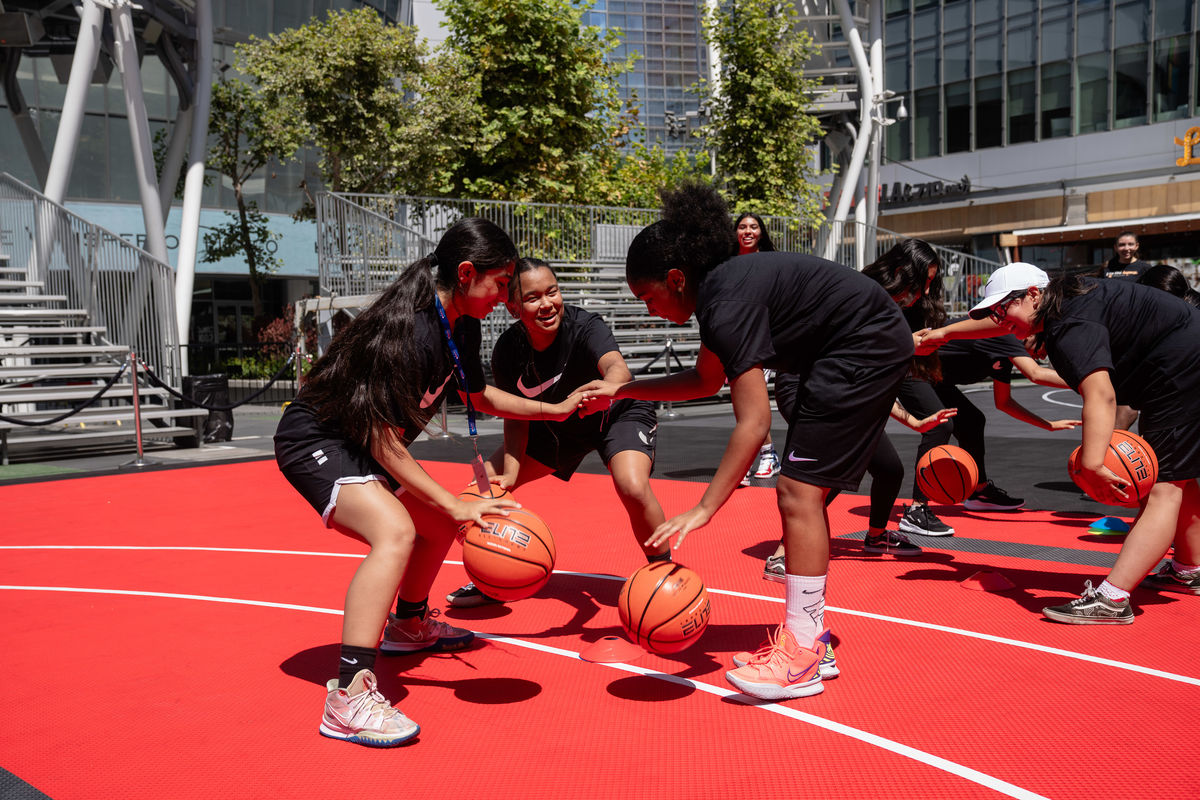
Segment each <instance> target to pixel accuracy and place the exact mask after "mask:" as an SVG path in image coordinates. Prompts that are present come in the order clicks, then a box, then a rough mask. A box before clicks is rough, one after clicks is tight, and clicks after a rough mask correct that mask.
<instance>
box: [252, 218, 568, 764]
mask: <svg viewBox="0 0 1200 800" xmlns="http://www.w3.org/2000/svg"><path fill="white" fill-rule="evenodd" d="M516 260H517V251H516V248H515V247H514V246H513V243H512V241H511V240H510V239H509V238H508V236H507V235H506V234H505V233H504V231H502V230H501V229H500V228H498V227H497V226H496V225H494V224H493V223H491V222H488V221H487V220H483V219H477V218H468V219H463V220H460V221H459V222H457V223H455V224H454V225H453V226H451V227H450V229H449V230H447V231H446V233H445V234H444V235H443V236H442V238H441V240H440V241H439V242H438V245H437V247H436V248H435V249H434V251H433V253H431V254H430V255H428V256H426V257H425V258H423V259H421V260H419V261H417V262H416V263H414V264H412V265H410V266H409V267H408V268H406V269H405V270H404V271H403V272H402V273H401V274H400V276H399V277H398V278H397V279H396V280H395V281H394V282H392V284H391V285H390V286H388V287H387V288H386V289H385V290H384V291H383V293H382V294H381V295H380V296H379V298H378V299H376V300H375V301H374V302H373V303H372V304H371V305H370V306H368V307H367V308H366V309H365V310H364V311H363V312H362V313H361V314H359V315H358V316H357V317H356V318H355V319H354V320H353V321H351V322H350V323H349V324H348V325H347V326H346V328H345V329H344V330H342V331H340V332H339V333H338V335H337V336H336V337H335V338H334V340H333V342H332V344H331V345H330V347H329V350H328V352H326V353H325V355H324V356H322V357H321V358H320V359H319V360H318V361H317V363H316V364H314V365H313V369H312V372H311V373H309V375H308V378H307V380H306V381H305V383H304V386H303V388H302V389H301V390H300V393H299V394H298V395H297V398H296V401H295V402H293V403H291V404H290V405H289V406H288V408H287V410H286V411H285V412H284V415H283V418H282V419H281V420H280V423H279V428H278V430H277V431H276V434H275V457H276V460H277V461H278V462H279V467H280V470H281V471H282V472H283V474H284V476H285V477H286V478H287V479H288V481H289V482H290V483H291V484H292V486H293V487H295V488H296V490H297V491H298V492H299V493H300V494H301V495H302V496H303V497H304V499H305V500H307V501H308V502H309V503H310V504H311V505H312V506H313V508H314V509H315V510H316V511H317V513H318V514H320V515H321V519H322V520H323V521H324V523H325V524H326V526H328V527H331V528H333V529H335V530H337V531H338V532H340V533H342V534H345V535H348V536H352V537H355V538H358V539H361V540H363V541H365V542H366V543H367V545H368V546H369V547H370V551H369V552H368V553H367V556H366V558H364V559H363V561H362V564H360V565H359V567H358V569H357V570H356V571H355V573H354V577H353V578H352V579H351V581H350V586H349V588H348V590H347V592H346V604H345V613H344V616H343V619H342V645H341V651H340V654H339V658H340V661H339V674H338V677H337V678H334V679H332V680H330V681H329V683H328V684H327V686H326V701H325V712H324V716H323V718H322V721H321V727H320V732H321V733H322V734H323V735H325V736H329V737H332V738H336V739H345V740H347V741H351V742H354V743H357V744H363V745H367V746H370V747H392V746H395V745H398V744H401V743H403V742H405V741H408V740H409V739H411V738H412V737H414V736H416V735H417V733H418V731H419V728H418V726H417V725H416V723H414V722H412V721H411V720H410V719H408V718H407V717H406V716H404V715H403V714H402V713H400V711H399V710H397V709H396V708H394V707H393V706H392V705H391V704H390V703H389V702H388V701H387V700H386V699H385V698H384V696H383V695H382V694H381V693H380V692H379V690H378V688H377V682H376V678H375V674H374V672H373V668H374V664H375V657H376V652H377V645H379V649H381V650H382V651H383V652H385V653H409V652H416V651H421V650H434V651H439V650H454V649H459V648H462V647H466V646H467V645H468V644H470V642H471V640H472V639H473V638H474V634H473V633H471V631H468V630H463V629H461V628H455V627H453V626H451V625H447V624H446V623H444V622H441V621H440V620H438V619H436V612H432V613H431V612H430V611H429V605H428V596H429V588H430V586H431V585H432V584H433V580H434V578H435V577H436V576H437V573H438V570H439V569H440V567H441V565H442V561H443V560H444V559H445V557H446V552H447V550H448V549H449V547H450V544H451V542H452V541H453V540H454V536H455V533H456V531H457V528H458V526H459V525H460V524H461V523H465V522H471V521H474V522H479V521H480V517H481V516H482V515H483V514H485V513H489V512H492V513H496V512H498V513H505V512H504V509H505V508H506V507H510V506H513V505H515V504H514V503H513V502H512V501H508V500H502V501H483V502H464V501H462V500H459V499H458V497H457V496H456V495H455V493H454V492H452V491H450V490H447V489H446V488H444V487H442V486H441V485H440V484H438V483H437V482H436V481H435V480H434V479H433V478H431V477H430V476H429V475H428V474H427V473H426V472H425V470H424V469H423V468H422V467H421V465H420V464H419V463H417V461H416V460H415V459H414V458H413V457H412V455H411V453H410V452H409V450H408V445H409V444H410V443H411V442H412V441H413V439H415V438H416V437H417V436H418V435H419V434H420V433H421V431H422V430H423V429H424V427H425V424H426V423H427V422H428V421H429V419H430V418H431V417H432V416H433V414H434V412H435V411H436V410H437V408H438V406H439V404H440V403H441V402H442V400H443V398H444V396H445V394H446V393H447V391H449V390H451V389H456V390H457V391H458V392H459V393H460V394H461V395H463V396H464V398H465V399H466V400H467V401H468V409H469V410H470V409H471V408H478V409H479V410H481V411H483V412H485V413H488V414H493V415H495V416H502V417H522V418H526V419H563V418H565V417H567V416H568V415H570V414H571V413H572V412H573V411H574V410H575V409H576V407H577V405H578V403H577V402H576V400H577V398H568V399H567V400H565V401H564V402H562V403H559V404H556V405H547V404H544V403H539V402H537V401H533V400H527V399H525V398H520V397H514V396H512V395H510V394H508V393H506V392H502V391H500V390H499V389H497V388H495V387H493V386H487V385H486V384H485V383H484V376H483V367H482V365H481V364H480V361H479V347H480V342H481V330H480V325H479V320H480V319H482V318H483V317H485V316H487V314H488V313H489V312H491V310H492V309H493V308H494V307H495V306H496V304H497V303H499V302H500V301H501V300H502V299H503V298H504V297H505V294H506V292H507V289H508V282H509V280H511V278H512V272H513V265H514V263H515V262H516ZM393 598H395V601H396V610H395V614H394V615H392V616H391V618H390V619H389V614H388V611H389V607H390V606H391V604H392V599H393ZM380 631H383V642H382V644H381V645H380Z"/></svg>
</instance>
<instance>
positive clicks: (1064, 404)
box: [1042, 389, 1083, 408]
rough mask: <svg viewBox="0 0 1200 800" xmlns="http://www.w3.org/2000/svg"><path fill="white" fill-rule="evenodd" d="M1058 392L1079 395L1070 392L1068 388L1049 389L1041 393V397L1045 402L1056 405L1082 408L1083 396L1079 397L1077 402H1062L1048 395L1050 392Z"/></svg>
mask: <svg viewBox="0 0 1200 800" xmlns="http://www.w3.org/2000/svg"><path fill="white" fill-rule="evenodd" d="M1059 392H1067V393H1069V394H1072V395H1074V396H1075V397H1077V398H1079V395H1077V394H1075V392H1072V391H1071V390H1070V389H1051V390H1050V391H1048V392H1046V393H1045V394H1043V395H1042V399H1043V400H1045V401H1046V402H1047V403H1053V404H1054V405H1056V406H1066V407H1067V408H1083V398H1079V402H1078V403H1064V402H1063V401H1062V400H1055V399H1054V398H1053V397H1051V396H1050V395H1052V394H1058V393H1059Z"/></svg>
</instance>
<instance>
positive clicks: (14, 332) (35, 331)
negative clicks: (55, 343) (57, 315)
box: [0, 325, 107, 339]
mask: <svg viewBox="0 0 1200 800" xmlns="http://www.w3.org/2000/svg"><path fill="white" fill-rule="evenodd" d="M105 330H107V329H106V328H105V327H104V326H103V325H0V338H2V337H5V336H28V337H30V338H31V339H36V338H47V339H48V338H51V337H67V336H81V335H84V334H93V333H104V332H105Z"/></svg>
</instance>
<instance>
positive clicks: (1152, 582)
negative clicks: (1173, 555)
mask: <svg viewBox="0 0 1200 800" xmlns="http://www.w3.org/2000/svg"><path fill="white" fill-rule="evenodd" d="M1142 587H1143V588H1146V589H1157V590H1158V591H1160V592H1179V593H1180V594H1200V572H1198V573H1196V574H1194V575H1191V576H1190V577H1188V576H1184V575H1180V574H1179V571H1178V570H1176V569H1175V563H1174V562H1173V561H1168V562H1167V563H1165V564H1163V565H1162V568H1161V569H1159V571H1158V572H1152V573H1150V574H1149V575H1147V576H1146V578H1145V580H1143V581H1142Z"/></svg>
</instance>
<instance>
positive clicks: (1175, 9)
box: [1154, 0, 1192, 39]
mask: <svg viewBox="0 0 1200 800" xmlns="http://www.w3.org/2000/svg"><path fill="white" fill-rule="evenodd" d="M1191 27H1192V0H1157V1H1156V2H1155V3H1154V38H1155V39H1163V38H1166V37H1168V36H1175V35H1177V34H1180V33H1183V32H1184V31H1186V30H1188V29H1189V28H1191Z"/></svg>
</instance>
